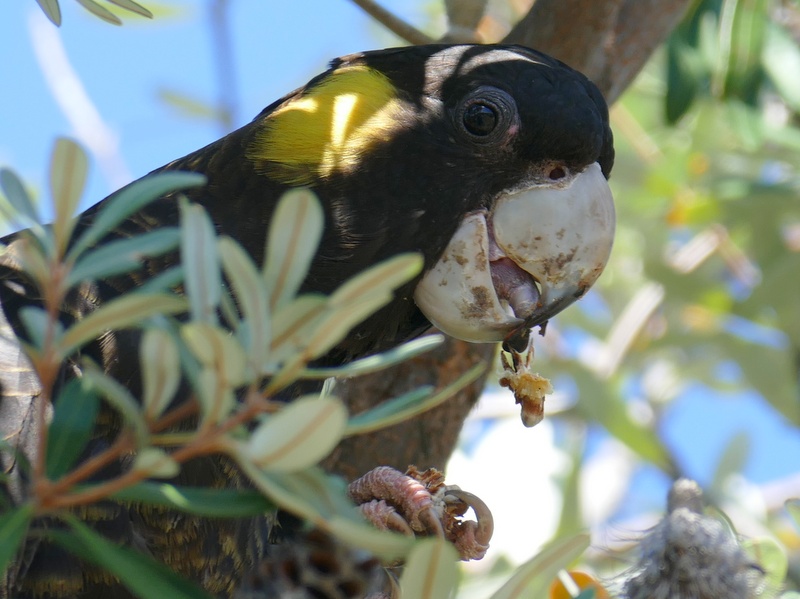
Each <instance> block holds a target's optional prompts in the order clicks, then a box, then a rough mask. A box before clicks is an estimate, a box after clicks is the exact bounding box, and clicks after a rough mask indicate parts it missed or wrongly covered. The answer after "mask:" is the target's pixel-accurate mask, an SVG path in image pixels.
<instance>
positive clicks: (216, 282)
mask: <svg viewBox="0 0 800 599" xmlns="http://www.w3.org/2000/svg"><path fill="white" fill-rule="evenodd" d="M181 261H182V262H183V271H184V272H183V276H184V284H185V287H186V295H187V296H188V297H189V306H190V309H191V314H192V320H196V321H200V322H208V323H215V322H217V312H216V311H217V306H219V301H220V297H221V295H222V278H221V276H220V271H219V255H218V254H217V244H216V237H215V234H214V225H213V224H212V223H211V219H209V218H208V214H206V211H205V210H204V209H203V207H202V206H200V205H198V204H189V203H188V202H183V201H182V202H181Z"/></svg>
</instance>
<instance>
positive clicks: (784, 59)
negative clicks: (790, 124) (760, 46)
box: [761, 24, 800, 112]
mask: <svg viewBox="0 0 800 599" xmlns="http://www.w3.org/2000/svg"><path fill="white" fill-rule="evenodd" d="M761 65H762V66H763V67H764V70H765V71H766V72H767V74H768V75H769V77H770V79H772V82H773V83H774V84H775V87H776V88H777V89H778V92H779V93H780V94H781V96H782V97H783V99H784V100H785V101H786V103H787V104H788V105H789V106H791V107H792V109H793V110H794V111H795V112H800V77H796V74H797V73H800V48H798V46H797V43H796V42H795V41H794V39H792V36H791V35H790V34H789V33H788V32H787V31H786V30H784V29H783V28H782V27H780V26H778V25H775V24H770V25H769V26H768V30H767V40H766V44H765V47H764V53H763V55H762V58H761Z"/></svg>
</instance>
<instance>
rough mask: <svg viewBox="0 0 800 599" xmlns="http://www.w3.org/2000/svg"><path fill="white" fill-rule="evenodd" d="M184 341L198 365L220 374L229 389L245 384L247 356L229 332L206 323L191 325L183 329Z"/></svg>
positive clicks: (184, 326)
mask: <svg viewBox="0 0 800 599" xmlns="http://www.w3.org/2000/svg"><path fill="white" fill-rule="evenodd" d="M181 337H182V338H183V340H184V342H185V343H186V345H187V347H188V348H189V350H190V351H191V352H192V354H194V356H195V357H196V358H197V359H198V360H199V362H200V363H201V364H202V365H203V366H204V367H206V368H208V369H212V370H215V371H216V372H218V373H219V374H220V375H221V376H222V377H223V379H224V381H225V382H226V383H227V384H228V385H230V386H232V387H235V386H238V385H240V384H242V383H243V382H244V372H245V366H246V364H247V355H246V354H245V352H244V350H243V349H242V347H241V345H239V342H238V341H237V340H236V338H235V337H233V335H231V334H230V333H229V332H228V331H225V330H224V329H221V328H219V327H217V326H214V325H211V324H208V323H205V322H190V323H187V324H185V325H183V326H182V327H181Z"/></svg>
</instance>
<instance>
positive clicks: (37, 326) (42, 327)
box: [19, 306, 63, 349]
mask: <svg viewBox="0 0 800 599" xmlns="http://www.w3.org/2000/svg"><path fill="white" fill-rule="evenodd" d="M19 319H20V320H21V321H22V324H23V326H24V327H25V331H26V332H27V333H28V337H29V339H30V341H31V343H32V344H33V345H34V347H36V348H38V349H43V348H44V344H45V341H46V339H47V337H48V334H47V330H48V327H50V326H52V327H53V328H54V335H53V341H54V342H56V343H58V339H59V337H61V335H62V334H63V328H62V326H61V323H60V322H58V321H55V322H53V323H51V322H50V317H49V316H48V315H47V312H45V310H44V309H43V308H37V307H36V306H25V307H24V308H21V309H20V311H19Z"/></svg>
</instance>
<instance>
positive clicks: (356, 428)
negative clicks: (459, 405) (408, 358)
mask: <svg viewBox="0 0 800 599" xmlns="http://www.w3.org/2000/svg"><path fill="white" fill-rule="evenodd" d="M484 370H486V364H485V363H480V364H476V365H475V366H473V367H472V368H470V369H469V370H468V371H467V372H465V373H464V374H462V375H461V376H460V377H458V378H457V379H456V380H455V381H453V382H452V383H450V384H449V385H447V386H446V387H445V388H444V389H442V390H441V391H439V392H438V393H435V394H433V395H430V389H429V388H427V387H421V388H419V389H415V390H413V391H411V392H409V393H405V394H403V395H401V396H400V397H396V398H394V399H390V400H388V401H385V402H383V403H381V404H379V405H377V406H375V407H374V408H372V409H370V410H367V411H366V412H362V413H361V414H357V415H356V416H353V417H352V418H351V419H350V421H349V422H348V423H347V429H346V430H345V433H344V435H345V436H347V437H349V436H351V435H362V434H364V433H369V432H373V431H376V430H380V429H383V428H386V427H387V426H392V425H394V424H397V423H398V422H403V421H404V420H408V419H409V418H413V417H415V416H418V415H419V414H423V413H424V412H427V411H428V410H432V409H433V408H435V407H437V406H439V405H441V404H443V403H444V402H445V401H447V400H448V399H450V398H451V397H452V396H453V395H455V394H456V393H458V392H459V391H461V389H463V388H464V387H466V386H467V385H470V384H472V383H473V382H475V381H476V380H477V379H478V377H480V375H481V374H482V373H483V371H484Z"/></svg>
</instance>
